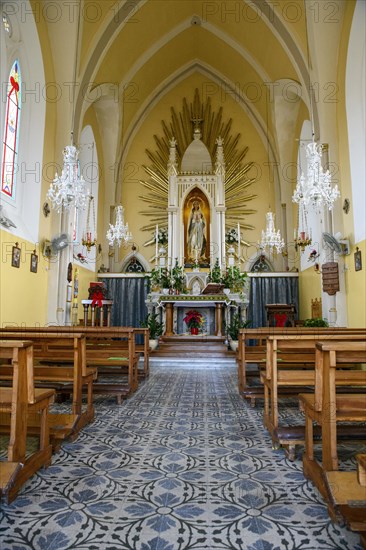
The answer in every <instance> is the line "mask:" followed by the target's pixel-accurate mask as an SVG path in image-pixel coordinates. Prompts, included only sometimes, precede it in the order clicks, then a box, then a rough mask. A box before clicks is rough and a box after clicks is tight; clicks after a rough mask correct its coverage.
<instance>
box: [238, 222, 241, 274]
mask: <svg viewBox="0 0 366 550" xmlns="http://www.w3.org/2000/svg"><path fill="white" fill-rule="evenodd" d="M240 254H241V249H240V224H239V223H238V263H239V269H240Z"/></svg>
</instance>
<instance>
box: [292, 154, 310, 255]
mask: <svg viewBox="0 0 366 550" xmlns="http://www.w3.org/2000/svg"><path fill="white" fill-rule="evenodd" d="M299 174H302V170H301V155H299ZM300 177H301V176H300ZM294 242H295V250H297V249H298V248H300V251H301V252H304V250H305V248H306V247H307V246H309V245H311V243H312V234H311V228H310V231H309V225H308V212H307V210H306V207H305V203H304V201H303V199H302V198H300V200H299V208H298V215H297V229H296V228H295V229H294Z"/></svg>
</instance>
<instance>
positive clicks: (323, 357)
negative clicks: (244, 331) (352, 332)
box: [299, 339, 366, 495]
mask: <svg viewBox="0 0 366 550" xmlns="http://www.w3.org/2000/svg"><path fill="white" fill-rule="evenodd" d="M316 350H317V351H316V371H317V372H316V376H315V384H316V385H315V393H314V394H300V396H299V399H300V401H301V403H302V405H303V408H304V413H305V452H304V455H303V465H304V474H305V475H306V477H308V478H310V479H311V480H312V481H313V482H314V484H315V485H316V486H317V487H318V488H319V490H320V491H321V492H322V494H323V495H325V494H326V491H325V487H324V473H325V472H328V471H336V470H338V456H337V432H338V430H339V427H338V423H339V422H366V371H363V370H359V371H357V372H358V373H359V374H361V376H363V386H364V388H365V389H364V391H365V393H362V394H354V393H352V390H351V389H350V392H349V393H347V394H342V395H339V394H337V384H338V375H339V372H341V375H342V378H344V379H347V377H349V384H353V383H354V382H353V379H351V376H350V374H351V373H348V372H347V370H348V365H349V363H352V364H355V363H365V362H366V339H364V340H362V341H358V342H356V341H348V342H347V341H344V342H343V341H342V342H341V341H334V342H331V341H327V342H325V341H324V342H317V344H316ZM340 367H341V369H340ZM319 381H321V384H320V385H319ZM361 383H362V381H361ZM313 422H316V423H317V424H318V425H319V426H320V427H321V432H322V438H321V443H322V463H321V464H320V463H319V462H317V461H316V460H315V458H314V438H313Z"/></svg>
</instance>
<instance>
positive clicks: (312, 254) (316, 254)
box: [308, 249, 320, 262]
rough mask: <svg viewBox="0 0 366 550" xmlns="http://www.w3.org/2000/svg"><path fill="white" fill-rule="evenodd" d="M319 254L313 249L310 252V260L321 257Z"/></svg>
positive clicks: (313, 260)
mask: <svg viewBox="0 0 366 550" xmlns="http://www.w3.org/2000/svg"><path fill="white" fill-rule="evenodd" d="M319 255H320V254H319V252H318V251H317V250H315V249H313V250H312V251H311V252H310V254H309V257H308V262H315V260H317V259H318V258H319Z"/></svg>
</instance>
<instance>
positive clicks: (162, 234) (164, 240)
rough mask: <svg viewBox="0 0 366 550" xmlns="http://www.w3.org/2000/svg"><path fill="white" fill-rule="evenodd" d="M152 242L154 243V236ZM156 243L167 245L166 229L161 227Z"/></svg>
mask: <svg viewBox="0 0 366 550" xmlns="http://www.w3.org/2000/svg"><path fill="white" fill-rule="evenodd" d="M154 241H156V235H154ZM158 243H159V244H163V245H164V244H168V229H167V228H166V227H162V228H161V229H159V231H158Z"/></svg>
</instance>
